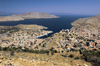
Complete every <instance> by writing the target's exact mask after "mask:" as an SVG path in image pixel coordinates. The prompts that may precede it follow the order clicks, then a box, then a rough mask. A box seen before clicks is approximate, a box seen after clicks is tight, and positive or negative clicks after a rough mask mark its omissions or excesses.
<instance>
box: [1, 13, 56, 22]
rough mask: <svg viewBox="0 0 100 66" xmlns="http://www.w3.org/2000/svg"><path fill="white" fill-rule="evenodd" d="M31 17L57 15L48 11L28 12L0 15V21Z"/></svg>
mask: <svg viewBox="0 0 100 66" xmlns="http://www.w3.org/2000/svg"><path fill="white" fill-rule="evenodd" d="M33 18H58V16H55V15H50V14H48V13H38V12H29V13H26V14H19V15H11V16H0V22H3V21H19V20H24V19H33Z"/></svg>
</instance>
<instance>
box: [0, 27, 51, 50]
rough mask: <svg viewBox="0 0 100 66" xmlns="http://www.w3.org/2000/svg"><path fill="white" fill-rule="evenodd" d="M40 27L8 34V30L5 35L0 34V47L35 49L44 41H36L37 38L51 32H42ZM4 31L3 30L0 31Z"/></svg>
mask: <svg viewBox="0 0 100 66" xmlns="http://www.w3.org/2000/svg"><path fill="white" fill-rule="evenodd" d="M42 29H43V27H42V26H38V27H35V28H33V29H32V28H28V27H27V28H22V29H20V30H19V31H16V32H13V33H10V31H15V30H10V31H7V32H6V33H3V34H0V37H1V39H0V46H1V47H16V48H17V47H22V49H24V47H26V48H29V49H35V48H36V47H37V45H39V43H41V42H42V41H43V40H44V39H38V37H41V36H44V35H48V33H51V32H52V31H47V30H42ZM1 31H5V30H1Z"/></svg>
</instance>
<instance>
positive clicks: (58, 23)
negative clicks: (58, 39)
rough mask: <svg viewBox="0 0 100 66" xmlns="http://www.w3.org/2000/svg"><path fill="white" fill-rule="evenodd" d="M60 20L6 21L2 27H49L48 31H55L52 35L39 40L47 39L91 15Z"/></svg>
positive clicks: (0, 23) (62, 16) (64, 16)
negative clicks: (20, 25) (19, 25)
mask: <svg viewBox="0 0 100 66" xmlns="http://www.w3.org/2000/svg"><path fill="white" fill-rule="evenodd" d="M57 16H59V18H42V19H25V20H22V21H6V22H0V26H15V25H18V24H25V25H30V24H36V25H41V26H45V27H48V29H46V30H50V31H53V32H52V33H50V34H48V35H45V36H42V37H39V38H47V37H49V36H50V35H52V34H53V33H56V32H59V31H60V30H62V29H71V28H72V25H71V23H72V22H74V21H75V20H77V19H79V18H87V17H91V15H57Z"/></svg>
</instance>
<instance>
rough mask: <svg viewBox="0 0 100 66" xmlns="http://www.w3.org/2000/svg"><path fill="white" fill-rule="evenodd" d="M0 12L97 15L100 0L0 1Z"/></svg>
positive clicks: (99, 12) (99, 10) (99, 8)
mask: <svg viewBox="0 0 100 66" xmlns="http://www.w3.org/2000/svg"><path fill="white" fill-rule="evenodd" d="M0 11H1V12H10V13H26V12H45V13H73V14H84V15H85V14H86V15H98V14H100V0H0Z"/></svg>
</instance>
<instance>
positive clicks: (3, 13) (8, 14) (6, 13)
mask: <svg viewBox="0 0 100 66" xmlns="http://www.w3.org/2000/svg"><path fill="white" fill-rule="evenodd" d="M13 14H16V13H8V12H0V16H10V15H13Z"/></svg>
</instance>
